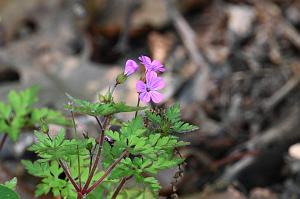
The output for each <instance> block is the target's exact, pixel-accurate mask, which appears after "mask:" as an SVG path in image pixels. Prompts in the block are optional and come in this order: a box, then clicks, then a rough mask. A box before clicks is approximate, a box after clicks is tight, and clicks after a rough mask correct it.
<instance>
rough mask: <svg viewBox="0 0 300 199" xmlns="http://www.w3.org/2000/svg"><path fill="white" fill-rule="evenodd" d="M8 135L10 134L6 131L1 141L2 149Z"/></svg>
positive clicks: (0, 147)
mask: <svg viewBox="0 0 300 199" xmlns="http://www.w3.org/2000/svg"><path fill="white" fill-rule="evenodd" d="M7 136H8V134H6V133H5V134H4V135H3V137H2V139H1V142H0V151H1V149H2V148H3V146H4V143H5V141H6V140H7Z"/></svg>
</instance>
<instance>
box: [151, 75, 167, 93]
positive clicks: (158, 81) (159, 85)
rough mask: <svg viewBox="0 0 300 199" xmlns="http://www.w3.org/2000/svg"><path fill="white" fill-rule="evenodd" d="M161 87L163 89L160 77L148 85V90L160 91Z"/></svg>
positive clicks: (163, 85) (162, 81)
mask: <svg viewBox="0 0 300 199" xmlns="http://www.w3.org/2000/svg"><path fill="white" fill-rule="evenodd" d="M163 87H165V82H164V80H163V78H161V77H157V78H154V79H153V80H152V82H151V85H149V89H150V90H154V91H156V90H160V89H162V88H163Z"/></svg>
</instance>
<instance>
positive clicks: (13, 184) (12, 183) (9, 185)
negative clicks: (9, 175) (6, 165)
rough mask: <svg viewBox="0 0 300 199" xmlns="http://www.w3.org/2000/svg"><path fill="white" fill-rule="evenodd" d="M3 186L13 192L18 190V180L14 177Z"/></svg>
mask: <svg viewBox="0 0 300 199" xmlns="http://www.w3.org/2000/svg"><path fill="white" fill-rule="evenodd" d="M2 185H3V186H5V187H7V188H10V189H12V190H15V189H16V186H17V178H16V177H14V178H13V179H11V180H9V181H6V182H5V183H4V184H2Z"/></svg>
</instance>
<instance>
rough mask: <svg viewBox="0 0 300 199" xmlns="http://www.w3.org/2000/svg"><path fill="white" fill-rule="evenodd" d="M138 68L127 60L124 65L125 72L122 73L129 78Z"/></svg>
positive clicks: (130, 60) (133, 62)
mask: <svg viewBox="0 0 300 199" xmlns="http://www.w3.org/2000/svg"><path fill="white" fill-rule="evenodd" d="M138 68H139V65H138V64H137V63H136V62H135V61H133V60H132V59H128V60H127V61H126V64H125V71H124V74H125V75H126V76H129V75H131V74H133V73H135V72H136V71H137V70H138Z"/></svg>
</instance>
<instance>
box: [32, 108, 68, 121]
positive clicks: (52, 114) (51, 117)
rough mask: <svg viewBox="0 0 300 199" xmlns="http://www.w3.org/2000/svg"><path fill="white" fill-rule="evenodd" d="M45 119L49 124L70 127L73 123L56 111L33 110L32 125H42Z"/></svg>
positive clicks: (45, 109)
mask: <svg viewBox="0 0 300 199" xmlns="http://www.w3.org/2000/svg"><path fill="white" fill-rule="evenodd" d="M41 119H43V120H44V121H45V122H47V123H48V124H59V125H70V124H71V122H70V121H69V120H67V119H66V118H65V117H64V116H63V115H62V113H61V112H58V111H54V110H51V109H48V108H41V109H33V110H32V113H31V119H30V120H31V123H32V124H36V123H41Z"/></svg>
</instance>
